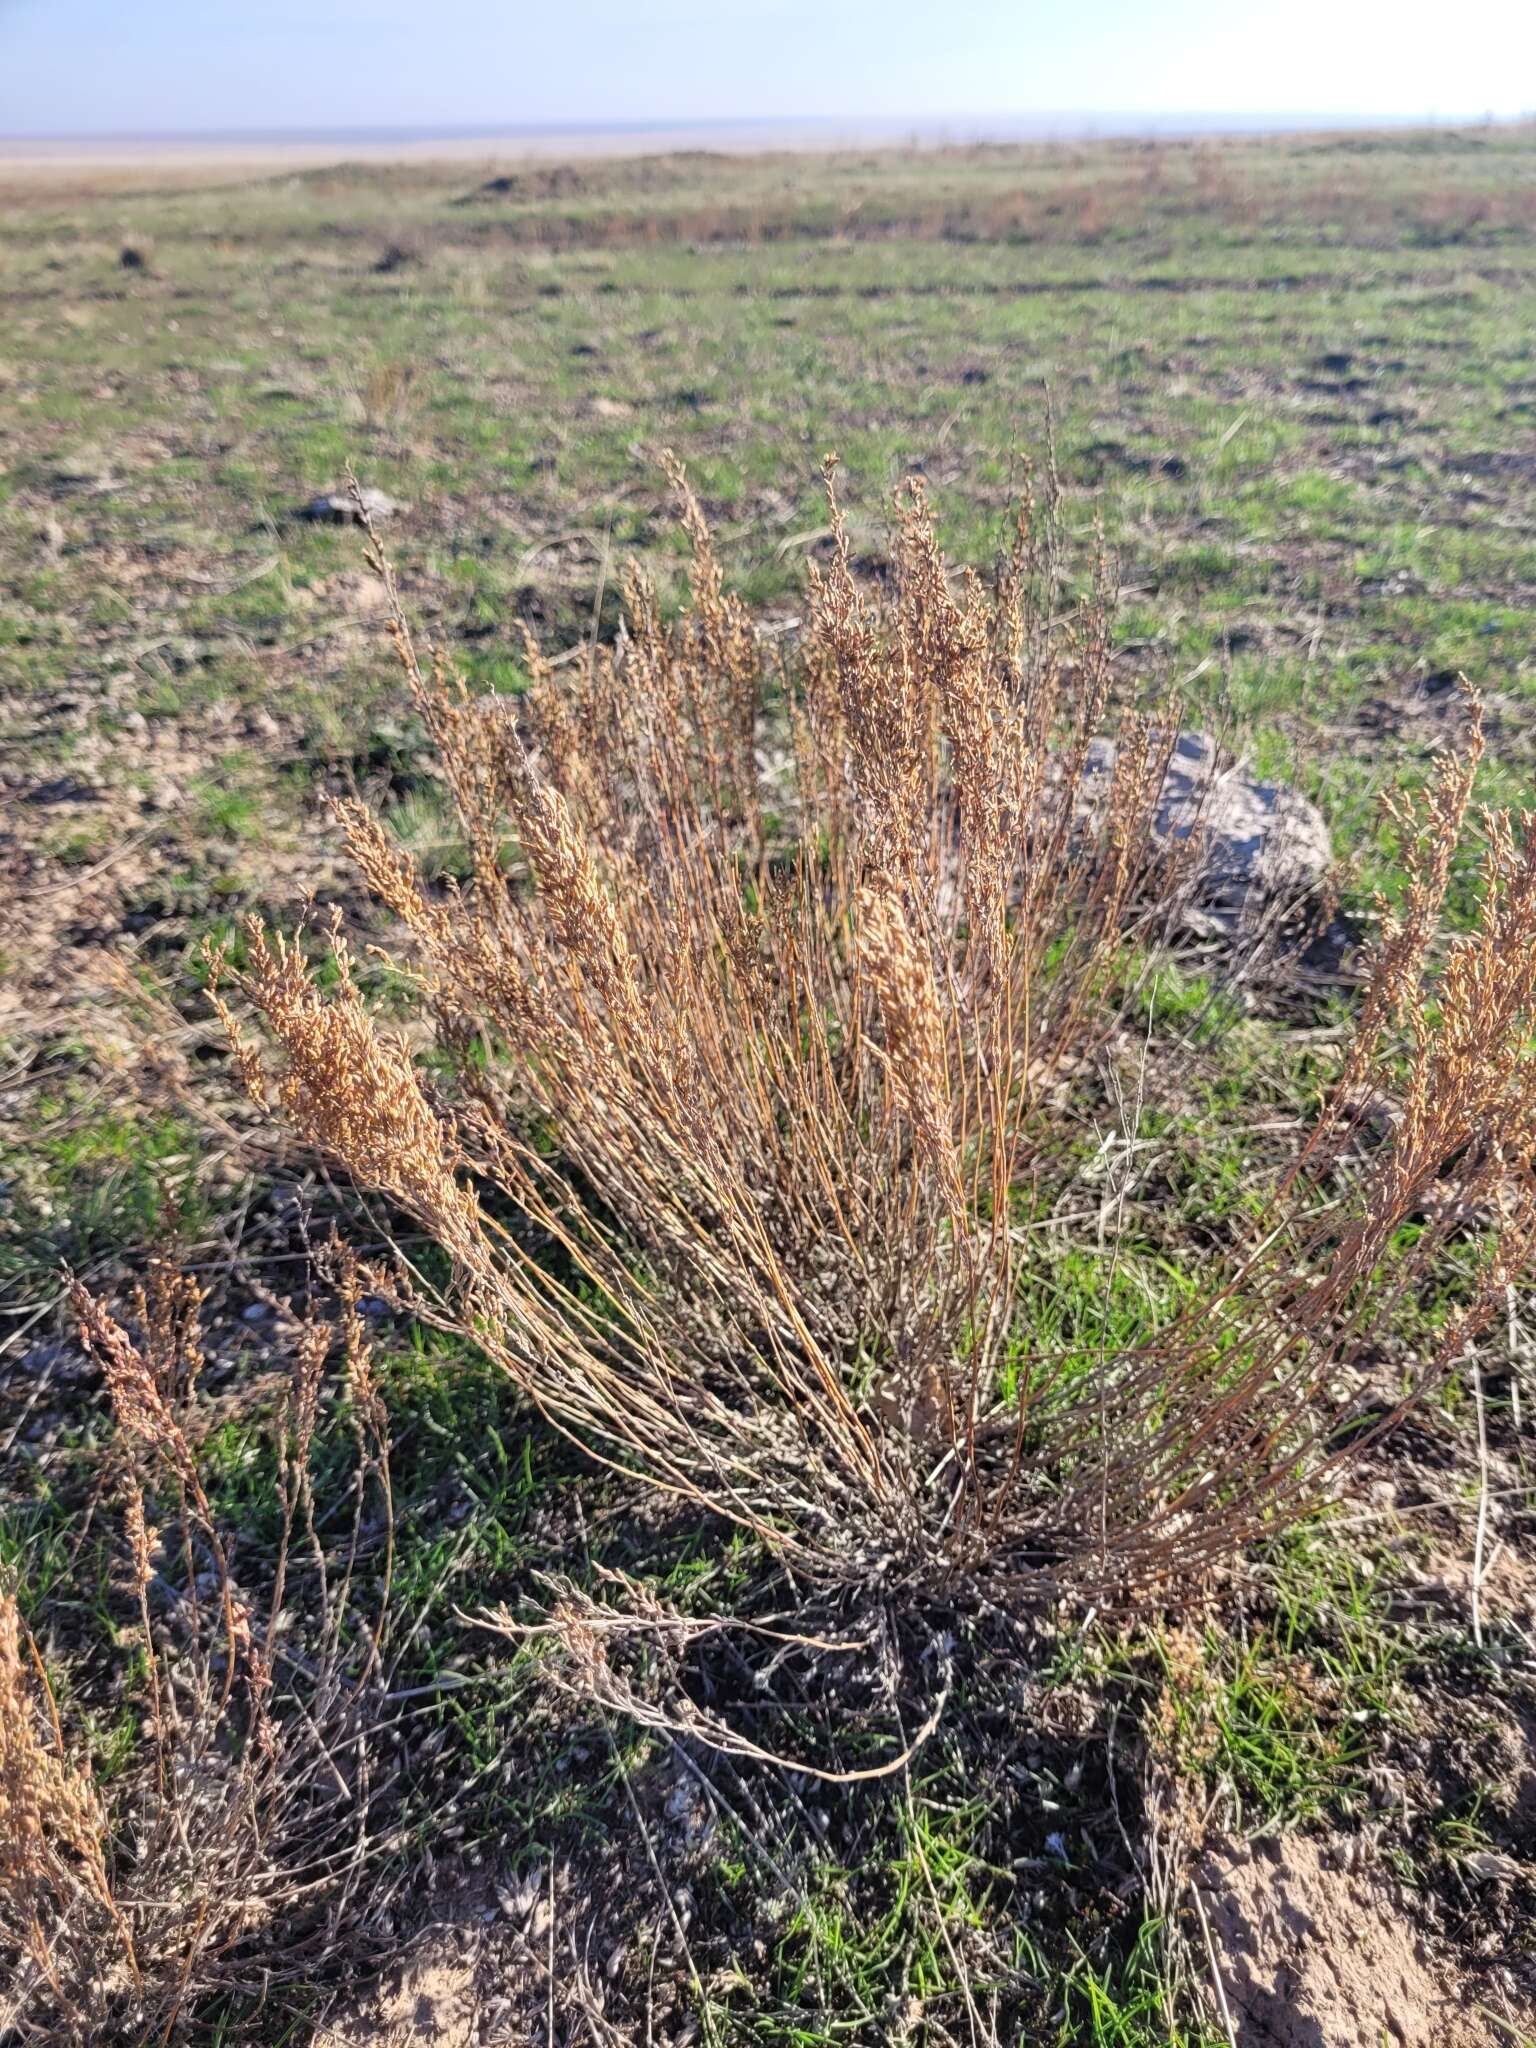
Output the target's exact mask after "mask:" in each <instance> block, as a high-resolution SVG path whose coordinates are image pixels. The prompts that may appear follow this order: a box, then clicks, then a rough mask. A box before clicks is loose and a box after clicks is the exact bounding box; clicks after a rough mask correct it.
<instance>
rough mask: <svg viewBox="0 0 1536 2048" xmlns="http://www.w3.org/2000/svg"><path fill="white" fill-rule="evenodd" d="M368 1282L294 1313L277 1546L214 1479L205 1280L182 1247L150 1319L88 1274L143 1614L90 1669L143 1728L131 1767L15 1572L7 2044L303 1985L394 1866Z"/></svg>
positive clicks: (96, 1688)
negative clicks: (62, 1682) (340, 1463)
mask: <svg viewBox="0 0 1536 2048" xmlns="http://www.w3.org/2000/svg"><path fill="white" fill-rule="evenodd" d="M355 1278H356V1276H355V1272H353V1271H352V1270H351V1269H350V1268H349V1267H347V1266H346V1265H345V1262H343V1267H342V1272H341V1307H340V1310H339V1313H338V1316H337V1319H336V1321H335V1322H334V1323H326V1322H323V1321H320V1320H317V1319H314V1318H305V1319H300V1318H297V1317H290V1318H288V1323H289V1336H290V1339H291V1370H290V1373H289V1383H288V1387H287V1392H286V1395H285V1397H284V1399H283V1400H282V1402H281V1403H280V1405H279V1409H278V1413H277V1416H276V1420H275V1423H274V1442H273V1451H274V1453H275V1462H274V1471H275V1481H274V1492H273V1497H272V1498H271V1500H270V1501H269V1503H268V1505H269V1508H270V1511H271V1520H272V1524H273V1526H272V1528H271V1530H270V1531H267V1532H263V1533H264V1534H266V1535H269V1536H270V1539H271V1540H270V1545H268V1544H267V1543H264V1542H261V1541H259V1540H258V1539H257V1533H256V1532H255V1531H239V1532H230V1531H228V1530H221V1529H220V1527H219V1526H218V1524H217V1521H216V1518H215V1514H214V1511H213V1509H212V1507H211V1506H210V1503H209V1498H208V1493H207V1491H206V1489H205V1486H204V1482H203V1479H202V1477H201V1476H200V1460H201V1451H200V1440H201V1439H202V1437H203V1436H204V1435H205V1433H206V1429H207V1426H208V1416H207V1413H206V1411H205V1406H204V1402H203V1399H202V1396H201V1394H200V1390H199V1380H200V1377H201V1374H202V1371H203V1366H204V1354H203V1345H202V1338H201V1334H200V1317H201V1311H202V1306H203V1296H202V1293H201V1290H200V1289H199V1287H198V1286H197V1285H196V1283H195V1282H193V1281H192V1280H191V1279H189V1278H188V1277H187V1276H185V1275H182V1274H179V1273H177V1272H176V1271H175V1270H174V1269H173V1268H172V1267H170V1266H168V1265H167V1266H157V1267H156V1268H155V1269H154V1271H153V1272H152V1274H151V1276H150V1279H149V1282H148V1284H147V1286H145V1287H143V1288H141V1289H140V1290H139V1291H138V1294H137V1297H136V1299H135V1301H134V1303H133V1305H132V1313H131V1314H129V1316H128V1322H129V1323H130V1324H131V1325H132V1326H133V1331H134V1334H130V1329H129V1328H128V1327H125V1325H124V1323H122V1322H119V1321H118V1320H116V1318H115V1317H114V1316H113V1315H112V1314H111V1313H109V1311H108V1310H107V1308H106V1307H105V1306H103V1304H102V1303H100V1302H99V1301H97V1300H95V1299H94V1298H92V1297H91V1296H90V1295H89V1294H87V1293H86V1292H85V1291H84V1290H82V1289H79V1288H77V1289H76V1291H75V1296H74V1309H75V1313H76V1316H77V1318H78V1322H79V1329H80V1336H81V1340H82V1342H83V1344H84V1346H85V1348H86V1350H87V1352H88V1353H89V1355H90V1356H91V1357H92V1359H93V1360H94V1361H95V1363H96V1364H97V1365H98V1366H99V1367H100V1369H101V1372H102V1375H103V1378H104V1380H105V1383H106V1386H107V1389H108V1392H109V1395H110V1399H111V1405H112V1409H113V1413H114V1416H115V1419H116V1424H117V1435H116V1440H115V1444H114V1446H113V1454H112V1462H113V1468H114V1485H113V1491H114V1492H115V1495H116V1500H117V1508H118V1512H119V1522H118V1527H117V1530H116V1533H115V1540H114V1556H115V1560H116V1566H115V1570H116V1584H115V1586H114V1592H115V1593H116V1594H118V1595H120V1596H121V1597H122V1600H123V1602H124V1603H125V1605H126V1607H127V1608H128V1609H129V1610H130V1611H136V1614H137V1626H136V1627H128V1628H125V1629H121V1630H119V1631H117V1632H116V1633H115V1636H114V1642H113V1651H112V1663H113V1668H112V1669H111V1670H110V1671H108V1672H104V1673H103V1672H92V1673H91V1674H90V1676H91V1684H90V1687H89V1695H90V1699H91V1701H92V1703H93V1705H94V1706H95V1707H96V1708H97V1709H98V1710H99V1709H101V1708H102V1706H103V1704H104V1703H108V1704H109V1705H110V1706H111V1707H112V1708H113V1709H114V1710H115V1713H116V1715H117V1716H118V1717H119V1719H120V1731H119V1732H120V1733H122V1732H123V1730H124V1729H126V1735H125V1739H124V1740H122V1741H120V1742H119V1743H118V1744H116V1745H106V1748H107V1749H108V1750H110V1749H112V1748H113V1747H115V1748H116V1749H117V1751H118V1753H119V1761H118V1763H117V1765H116V1766H115V1767H113V1768H108V1767H107V1766H106V1765H105V1764H104V1763H103V1762H102V1753H103V1743H102V1740H101V1735H102V1731H101V1729H100V1728H99V1727H97V1728H92V1727H91V1726H89V1725H80V1724H79V1723H77V1721H76V1720H75V1718H74V1717H73V1716H72V1715H71V1711H70V1702H69V1701H68V1700H67V1699H66V1700H64V1701H62V1702H61V1701H59V1700H58V1699H57V1698H56V1697H55V1692H54V1689H53V1687H52V1685H51V1684H50V1680H49V1677H48V1662H49V1661H50V1659H45V1656H44V1654H43V1649H44V1647H50V1648H51V1646H48V1645H43V1646H40V1645H39V1644H38V1643H37V1642H36V1641H34V1639H33V1637H32V1635H31V1633H30V1631H29V1630H28V1628H27V1626H26V1624H25V1622H24V1620H23V1616H22V1609H21V1607H20V1606H19V1604H18V1600H17V1597H16V1594H15V1593H14V1592H13V1591H12V1590H10V1589H9V1588H4V1589H0V1956H3V1957H4V1959H5V1970H4V1974H3V1978H0V2032H3V2033H4V2036H5V2038H6V2039H7V2040H17V2041H28V2040H47V2041H54V2040H59V2041H63V2040H69V2041H107V2040H145V2041H148V2040H165V2039H168V2038H170V2037H171V2036H172V2035H173V2034H174V2033H176V2032H177V2031H178V2029H179V2026H180V2024H181V2022H182V2021H183V2019H184V2017H185V2016H186V2015H189V2014H190V2013H192V2012H194V2011H196V2010H198V2009H200V2008H202V2009H206V2006H205V2001H207V2000H209V1999H210V1998H214V1999H216V1998H219V1997H226V1998H228V1997H231V1996H239V1997H242V1998H244V1999H247V2000H256V1999H259V1998H260V1997H264V1996H265V1995H266V1993H267V1992H268V1991H269V1990H270V1989H272V1988H273V1987H277V1986H281V1985H283V1984H285V1983H292V1982H295V1981H303V1980H304V1979H305V1978H306V1977H307V1976H308V1975H309V1974H310V1973H312V1972H313V1970H314V1968H315V1966H316V1963H317V1961H318V1959H320V1958H322V1957H324V1956H325V1955H327V1954H328V1953H331V1952H333V1951H334V1949H335V1946H336V1941H337V1930H338V1928H340V1927H342V1926H345V1925H346V1924H347V1920H348V1911H349V1907H350V1905H351V1902H352V1900H353V1898H354V1897H355V1894H356V1891H357V1887H358V1885H359V1883H360V1881H361V1880H362V1879H363V1878H364V1877H365V1876H366V1877H367V1878H368V1879H369V1880H370V1882H371V1881H373V1880H374V1879H375V1877H376V1875H377V1863H378V1859H379V1857H380V1856H381V1855H382V1854H383V1853H384V1852H385V1851H386V1850H387V1849H388V1847H389V1846H390V1837H389V1829H388V1827H387V1825H385V1824H384V1821H383V1818H382V1815H383V1810H384V1806H385V1804H386V1803H387V1795H388V1778H389V1770H388V1767H387V1765H385V1764H384V1763H383V1762H382V1761H381V1759H382V1758H383V1757H384V1756H385V1754H386V1747H387V1745H386V1744H385V1742H384V1741H383V1740H382V1738H381V1726H382V1720H383V1716H382V1714H381V1705H382V1702H383V1700H384V1698H385V1695H386V1694H387V1692H388V1675H387V1673H388V1660H389V1656H390V1638H389V1627H388V1607H389V1544H390V1536H389V1528H390V1521H391V1516H390V1512H389V1446H388V1434H387V1423H386V1418H385V1414H384V1410H383V1406H382V1403H381V1401H380V1398H379V1394H378V1390H377V1387H376V1385H375V1383H374V1379H373V1374H372V1369H371V1366H370V1361H369V1353H368V1347H367V1344H366V1342H365V1340H364V1336H363V1332H362V1325H361V1323H360V1320H359V1317H358V1313H357V1291H356V1284H355ZM333 1358H335V1359H338V1360H339V1361H340V1369H339V1372H338V1373H335V1374H332V1373H330V1372H329V1371H328V1367H329V1365H330V1361H331V1360H332V1359H333ZM328 1379H334V1381H335V1385H334V1387H333V1388H328V1387H327V1381H328ZM328 1408H336V1409H338V1410H340V1411H342V1412H343V1413H344V1423H343V1424H342V1426H343V1427H344V1428H345V1430H346V1431H347V1432H348V1433H349V1434H350V1436H351V1438H352V1440H353V1441H352V1457H351V1459H350V1482H349V1488H350V1494H351V1498H350V1501H348V1500H347V1497H346V1491H343V1494H342V1498H341V1502H340V1503H339V1505H340V1507H341V1508H342V1510H343V1513H342V1515H341V1519H340V1533H339V1534H338V1533H337V1522H336V1519H335V1510H336V1508H337V1506H338V1503H337V1502H336V1501H334V1500H332V1501H327V1502H325V1503H322V1504H321V1506H320V1507H319V1508H318V1509H317V1503H316V1497H315V1489H314V1483H313V1472H312V1458H313V1452H314V1448H315V1444H316V1439H317V1432H320V1431H328V1430H329V1429H330V1428H331V1426H332V1424H331V1423H330V1422H329V1421H328V1420H327V1418H326V1414H325V1411H326V1410H327V1409H328ZM340 1470H341V1468H334V1469H333V1471H332V1477H333V1478H336V1479H339V1478H340ZM241 1539H248V1540H241ZM247 1559H248V1560H249V1561H247ZM258 1560H260V1562H258ZM258 1572H260V1574H261V1576H260V1578H259V1579H258V1578H257V1576H256V1574H257V1573H258ZM86 1720H87V1723H88V1721H89V1717H86ZM93 1736H94V1738H95V1741H94V1748H95V1751H96V1761H95V1762H94V1763H93V1761H92V1754H91V1752H92V1748H93V1743H92V1739H91V1738H92V1737H93ZM124 1759H125V1760H124Z"/></svg>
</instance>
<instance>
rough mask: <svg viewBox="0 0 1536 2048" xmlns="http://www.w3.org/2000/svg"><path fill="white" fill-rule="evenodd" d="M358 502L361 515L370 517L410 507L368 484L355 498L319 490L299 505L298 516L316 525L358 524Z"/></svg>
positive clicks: (390, 515) (385, 516) (382, 517)
mask: <svg viewBox="0 0 1536 2048" xmlns="http://www.w3.org/2000/svg"><path fill="white" fill-rule="evenodd" d="M359 501H360V502H361V507H362V512H363V514H365V515H366V516H367V517H368V518H369V519H373V520H385V519H393V518H394V517H395V516H396V514H397V513H400V512H406V511H408V510H409V509H410V508H409V506H406V505H402V504H401V503H400V501H399V499H398V498H391V497H390V496H389V495H388V493H387V492H384V491H377V490H375V489H374V488H373V486H372V485H371V484H368V485H365V486H364V488H363V489H362V490H361V491H360V492H359V493H358V495H357V497H356V498H354V497H353V495H352V493H351V492H350V491H346V490H340V491H321V492H320V493H319V494H318V496H316V497H313V498H311V499H310V501H309V503H308V504H307V505H301V506H300V507H299V510H298V514H297V516H298V517H299V518H300V519H308V520H312V521H313V522H314V523H315V524H316V525H322V526H324V525H330V526H351V525H354V524H358V523H360V518H359V510H358V506H359Z"/></svg>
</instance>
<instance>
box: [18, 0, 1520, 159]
mask: <svg viewBox="0 0 1536 2048" xmlns="http://www.w3.org/2000/svg"><path fill="white" fill-rule="evenodd" d="M1533 104H1536V0H1459V4H1457V5H1455V6H1452V7H1446V6H1444V5H1443V4H1441V0H1284V4H1267V5H1261V4H1256V0H947V4H946V0H564V4H562V0H307V4H306V0H270V4H269V0H243V4H241V0H0V133H9V134H13V135H15V134H48V133H60V132H64V133H75V134H80V133H100V132H127V133H146V132H157V131H161V130H187V129H191V130H200V129H201V130H206V129H228V128H257V129H272V128H286V127H301V128H315V127H319V128H337V127H372V128H378V127H390V126H402V125H421V126H432V125H445V124H451V125H455V126H466V125H472V124H477V123H486V124H495V125H499V126H507V125H515V124H518V123H546V122H547V123H564V122H585V123H603V122H618V121H668V120H724V119H732V118H738V117H754V116H756V117H772V116H780V115H787V116H803V117H823V116H831V117H834V118H837V117H841V118H845V119H849V120H856V119H857V118H858V117H860V116H872V117H873V116H878V117H907V116H910V117H912V118H914V119H924V118H926V119H930V120H932V119H937V118H942V117H944V116H956V117H964V116H967V115H971V116H976V115H987V114H992V115H1005V114H1009V113H1015V114H1028V113H1037V112H1052V111H1061V110H1084V109H1101V110H1107V111H1137V112H1179V113H1202V112H1223V113H1225V112H1243V113H1262V112H1266V111H1267V112H1274V113H1282V112H1283V113H1311V112H1315V113H1320V114H1328V113H1335V114H1399V115H1405V114H1406V115H1418V114H1438V115H1441V116H1456V115H1466V114H1477V113H1483V112H1491V113H1495V114H1513V113H1518V112H1521V111H1523V110H1525V109H1528V108H1530V107H1531V106H1532V105H1533Z"/></svg>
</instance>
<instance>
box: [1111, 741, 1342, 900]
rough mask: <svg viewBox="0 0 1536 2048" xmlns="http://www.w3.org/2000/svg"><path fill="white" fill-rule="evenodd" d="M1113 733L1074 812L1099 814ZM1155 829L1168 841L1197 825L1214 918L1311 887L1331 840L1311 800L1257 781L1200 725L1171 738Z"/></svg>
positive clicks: (1202, 889) (1198, 894)
mask: <svg viewBox="0 0 1536 2048" xmlns="http://www.w3.org/2000/svg"><path fill="white" fill-rule="evenodd" d="M1115 759H1116V747H1115V742H1114V741H1113V740H1107V739H1105V740H1095V741H1094V742H1093V743H1092V746H1091V747H1090V749H1089V755H1088V763H1087V768H1086V770H1085V773H1084V776H1083V781H1082V785H1081V787H1080V789H1079V791H1078V794H1077V799H1076V807H1077V811H1078V815H1079V816H1080V817H1081V818H1083V819H1084V820H1085V821H1087V822H1093V821H1095V820H1096V819H1097V817H1098V816H1099V815H1100V814H1101V812H1102V808H1103V804H1104V802H1105V800H1106V798H1107V797H1108V793H1109V784H1110V778H1111V776H1112V775H1113V773H1114V767H1115ZM1153 829H1154V831H1155V832H1156V833H1157V835H1158V837H1159V838H1161V839H1164V840H1166V841H1168V842H1170V843H1176V842H1180V841H1185V840H1188V839H1189V838H1190V837H1191V835H1195V834H1198V836H1199V849H1198V852H1197V853H1196V855H1195V871H1194V894H1195V900H1196V902H1197V903H1198V904H1199V905H1200V906H1201V907H1202V908H1203V909H1205V910H1206V911H1207V912H1209V913H1210V914H1211V916H1212V918H1213V921H1214V922H1215V923H1217V924H1218V925H1229V924H1231V923H1232V922H1235V921H1236V919H1238V918H1239V917H1242V916H1244V915H1248V916H1251V915H1253V914H1254V913H1255V912H1256V911H1258V910H1260V909H1262V908H1265V907H1267V906H1271V905H1276V906H1280V907H1285V906H1288V905H1291V904H1299V903H1302V902H1304V901H1305V900H1306V899H1307V898H1308V897H1310V896H1313V895H1315V894H1316V892H1317V890H1318V889H1319V888H1320V887H1321V885H1322V882H1323V878H1324V877H1325V876H1326V874H1327V873H1328V870H1329V869H1330V868H1331V867H1332V865H1333V842H1332V840H1331V839H1330V837H1329V833H1328V827H1327V826H1326V825H1325V824H1324V822H1323V819H1322V814H1321V813H1320V812H1319V811H1318V809H1317V807H1316V805H1315V804H1311V803H1309V802H1308V801H1307V799H1306V798H1305V797H1304V796H1299V795H1298V794H1297V792H1296V791H1295V790H1293V789H1289V788H1287V787H1286V785H1285V784H1284V783H1280V782H1261V781H1260V780H1259V779H1258V778H1257V777H1256V776H1255V775H1254V774H1252V772H1251V771H1250V770H1249V769H1247V768H1246V767H1245V766H1244V764H1243V763H1242V762H1241V761H1236V760H1227V761H1226V762H1225V764H1224V763H1223V757H1222V755H1221V751H1220V749H1219V748H1218V747H1217V745H1216V743H1215V741H1214V740H1213V739H1211V738H1210V736H1209V735H1208V734H1206V733H1202V732H1181V733H1180V734H1179V736H1178V739H1177V740H1176V741H1175V742H1174V746H1173V752H1172V754H1171V756H1170V758H1169V762H1168V769H1167V773H1166V774H1165V775H1164V778H1163V787H1162V792H1161V794H1160V796H1159V798H1158V804H1157V811H1156V814H1155V818H1154V823H1153Z"/></svg>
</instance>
